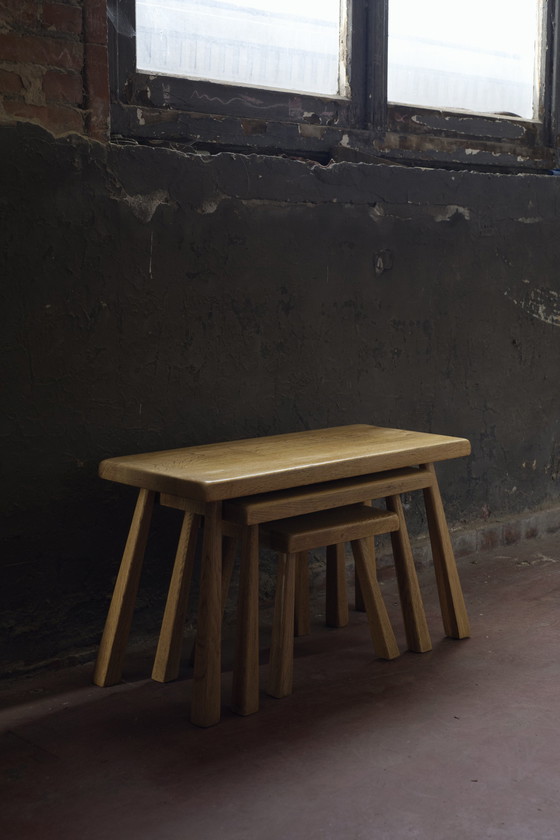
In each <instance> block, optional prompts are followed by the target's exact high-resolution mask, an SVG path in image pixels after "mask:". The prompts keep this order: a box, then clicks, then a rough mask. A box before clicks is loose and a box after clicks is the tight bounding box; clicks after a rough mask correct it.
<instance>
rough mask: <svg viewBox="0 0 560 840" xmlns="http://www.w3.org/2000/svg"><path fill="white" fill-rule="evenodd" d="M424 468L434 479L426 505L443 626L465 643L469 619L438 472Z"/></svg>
mask: <svg viewBox="0 0 560 840" xmlns="http://www.w3.org/2000/svg"><path fill="white" fill-rule="evenodd" d="M425 468H426V469H427V470H428V471H429V472H430V473H431V474H432V478H433V480H432V484H431V486H430V487H426V488H425V489H424V502H425V505H426V514H427V518H428V529H429V532H430V541H431V544H432V557H433V561H434V569H435V573H436V581H437V587H438V594H439V601H440V606H441V614H442V618H443V626H444V628H445V634H446V635H447V636H451V637H452V638H454V639H465V638H467V637H468V636H470V626H469V618H468V615H467V610H466V607H465V601H464V598H463V591H462V589H461V583H460V581H459V574H458V572H457V565H456V563H455V557H454V555H453V547H452V545H451V538H450V536H449V530H448V527H447V522H446V519H445V513H444V510H443V502H442V500H441V494H440V491H439V485H438V481H437V476H436V471H435V468H434V465H433V464H426V465H425Z"/></svg>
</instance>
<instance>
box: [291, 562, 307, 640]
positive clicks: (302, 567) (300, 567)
mask: <svg viewBox="0 0 560 840" xmlns="http://www.w3.org/2000/svg"><path fill="white" fill-rule="evenodd" d="M310 633H311V607H310V602H309V555H308V553H307V551H300V552H299V553H298V555H297V558H296V594H295V608H294V636H309V634H310Z"/></svg>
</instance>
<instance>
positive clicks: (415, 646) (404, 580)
mask: <svg viewBox="0 0 560 840" xmlns="http://www.w3.org/2000/svg"><path fill="white" fill-rule="evenodd" d="M386 503H387V510H391V511H393V513H396V514H397V516H398V517H399V530H398V531H392V532H391V544H392V546H393V556H394V558H395V569H396V573H397V583H398V586H399V596H400V601H401V609H402V614H403V620H404V627H405V632H406V641H407V644H408V648H409V650H413V651H415V652H416V653H426V651H428V650H431V649H432V640H431V639H430V631H429V630H428V624H427V622H426V613H425V612H424V604H423V602H422V595H421V593H420V586H419V584H418V577H417V575H416V567H415V565H414V557H413V555H412V548H411V546H410V539H409V536H408V528H407V527H406V520H405V518H404V511H403V506H402V502H401V497H400V496H388V497H387V499H386Z"/></svg>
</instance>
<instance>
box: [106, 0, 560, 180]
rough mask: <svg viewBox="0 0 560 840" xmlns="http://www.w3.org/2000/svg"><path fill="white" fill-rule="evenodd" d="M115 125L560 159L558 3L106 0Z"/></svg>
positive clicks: (522, 159)
mask: <svg viewBox="0 0 560 840" xmlns="http://www.w3.org/2000/svg"><path fill="white" fill-rule="evenodd" d="M108 2H109V20H110V33H111V56H112V62H111V73H112V90H113V104H112V130H113V133H114V135H117V136H119V135H120V136H122V137H127V138H136V139H137V140H139V141H141V142H171V143H175V144H184V145H186V146H189V147H192V148H195V149H199V150H210V151H212V150H224V149H225V150H239V151H247V150H250V151H258V152H262V153H282V154H290V155H297V156H307V157H310V158H314V159H317V160H322V161H326V160H330V159H332V158H334V159H335V160H336V159H338V160H342V159H346V160H366V161H367V160H379V159H388V160H392V161H397V162H400V163H404V164H414V163H427V162H429V163H430V164H431V165H436V166H438V165H439V166H450V167H465V166H468V167H470V168H478V169H487V168H496V167H498V168H503V169H506V170H508V171H511V170H512V169H514V170H517V169H520V170H524V169H533V170H549V169H553V168H556V166H557V164H556V147H557V145H558V141H557V110H558V108H557V101H558V92H557V90H556V88H557V82H556V79H557V73H556V54H557V44H556V38H557V35H556V26H555V15H556V9H557V3H556V0H548V2H547V0H470V2H469V3H468V4H465V3H464V0H421V1H420V0H282V3H279V2H278V0H108Z"/></svg>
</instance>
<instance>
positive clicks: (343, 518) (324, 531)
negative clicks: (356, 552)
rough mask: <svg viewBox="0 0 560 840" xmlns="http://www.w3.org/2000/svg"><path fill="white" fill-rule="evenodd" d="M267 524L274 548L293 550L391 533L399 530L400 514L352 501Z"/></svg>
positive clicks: (265, 530)
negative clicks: (337, 506) (350, 503)
mask: <svg viewBox="0 0 560 840" xmlns="http://www.w3.org/2000/svg"><path fill="white" fill-rule="evenodd" d="M263 527H264V531H263V532H262V533H264V536H265V538H266V541H267V544H268V545H269V546H270V548H272V549H273V551H281V552H283V553H284V554H291V553H292V552H299V551H310V550H311V549H313V548H319V547H320V546H323V545H334V544H335V543H343V542H350V541H351V540H359V539H363V538H364V537H366V536H373V535H375V534H388V533H389V532H390V531H396V530H397V528H398V527H399V518H398V516H397V515H396V514H394V513H391V512H390V511H386V510H379V509H378V508H371V507H367V506H366V505H349V506H348V507H344V508H334V509H332V510H328V511H317V513H309V514H307V515H305V516H292V517H290V518H289V519H280V520H279V521H278V522H274V523H268V525H265V526H263ZM364 532H365V533H364Z"/></svg>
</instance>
